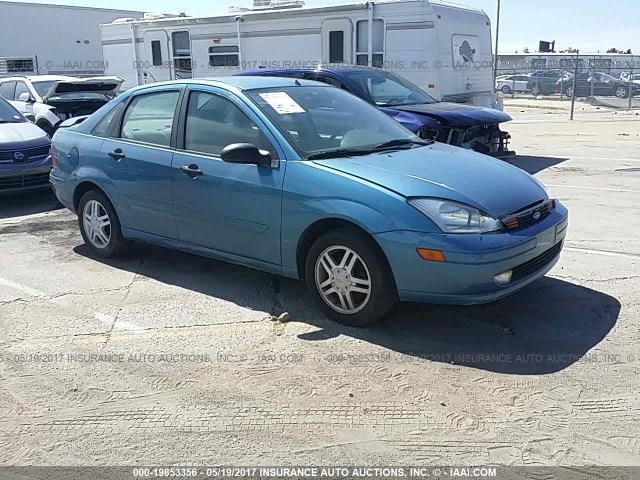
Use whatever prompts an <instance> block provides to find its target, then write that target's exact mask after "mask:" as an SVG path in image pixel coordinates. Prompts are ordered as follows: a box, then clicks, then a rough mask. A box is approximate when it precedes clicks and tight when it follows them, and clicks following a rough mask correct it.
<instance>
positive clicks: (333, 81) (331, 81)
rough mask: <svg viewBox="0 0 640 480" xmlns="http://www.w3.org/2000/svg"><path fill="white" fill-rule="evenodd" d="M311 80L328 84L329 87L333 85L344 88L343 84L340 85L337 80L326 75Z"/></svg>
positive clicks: (313, 77)
mask: <svg viewBox="0 0 640 480" xmlns="http://www.w3.org/2000/svg"><path fill="white" fill-rule="evenodd" d="M309 80H315V81H316V82H322V83H328V84H329V85H333V86H334V87H337V88H344V87H343V86H342V83H340V82H339V81H338V80H336V79H335V78H331V77H328V76H326V75H321V74H317V75H314V76H312V77H310V78H309Z"/></svg>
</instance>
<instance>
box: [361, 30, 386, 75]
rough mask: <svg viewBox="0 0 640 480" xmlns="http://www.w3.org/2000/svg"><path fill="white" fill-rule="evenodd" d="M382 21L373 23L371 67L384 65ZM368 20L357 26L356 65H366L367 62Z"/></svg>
mask: <svg viewBox="0 0 640 480" xmlns="http://www.w3.org/2000/svg"><path fill="white" fill-rule="evenodd" d="M384 33H385V32H384V20H374V21H373V65H372V66H373V67H379V68H381V67H382V66H383V64H384ZM368 52H369V20H360V21H359V22H358V24H357V37H356V63H357V64H358V65H367V64H368V62H369V53H368Z"/></svg>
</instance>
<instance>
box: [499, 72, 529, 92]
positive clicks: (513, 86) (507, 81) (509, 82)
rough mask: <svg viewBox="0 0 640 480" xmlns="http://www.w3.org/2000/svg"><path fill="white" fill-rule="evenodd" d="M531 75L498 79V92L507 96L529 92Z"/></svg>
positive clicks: (502, 76)
mask: <svg viewBox="0 0 640 480" xmlns="http://www.w3.org/2000/svg"><path fill="white" fill-rule="evenodd" d="M528 82H529V75H525V74H521V75H501V76H499V77H498V78H496V90H498V91H500V92H502V93H504V94H505V95H507V94H509V93H511V92H528V91H529V89H528V88H527V83H528Z"/></svg>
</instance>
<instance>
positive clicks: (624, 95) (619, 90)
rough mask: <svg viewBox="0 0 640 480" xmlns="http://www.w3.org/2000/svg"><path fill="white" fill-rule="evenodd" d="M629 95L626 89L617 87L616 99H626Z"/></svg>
mask: <svg viewBox="0 0 640 480" xmlns="http://www.w3.org/2000/svg"><path fill="white" fill-rule="evenodd" d="M628 94H629V89H628V88H627V87H618V88H616V97H618V98H627V95H628Z"/></svg>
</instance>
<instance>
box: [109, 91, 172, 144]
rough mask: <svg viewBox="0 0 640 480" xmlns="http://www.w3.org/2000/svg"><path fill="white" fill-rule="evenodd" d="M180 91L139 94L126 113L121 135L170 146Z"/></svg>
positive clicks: (135, 139) (137, 140) (143, 141)
mask: <svg viewBox="0 0 640 480" xmlns="http://www.w3.org/2000/svg"><path fill="white" fill-rule="evenodd" d="M179 97H180V92H179V91H177V90H176V91H169V92H155V93H146V94H142V95H138V96H136V97H134V99H133V100H131V103H130V104H129V106H128V107H127V110H126V112H125V113H124V119H123V120H122V130H121V134H120V136H121V137H122V138H125V139H127V140H134V141H136V142H142V143H149V144H151V145H159V146H163V147H168V146H170V145H171V129H172V128H173V121H174V117H175V112H176V106H177V105H178V98H179Z"/></svg>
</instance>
